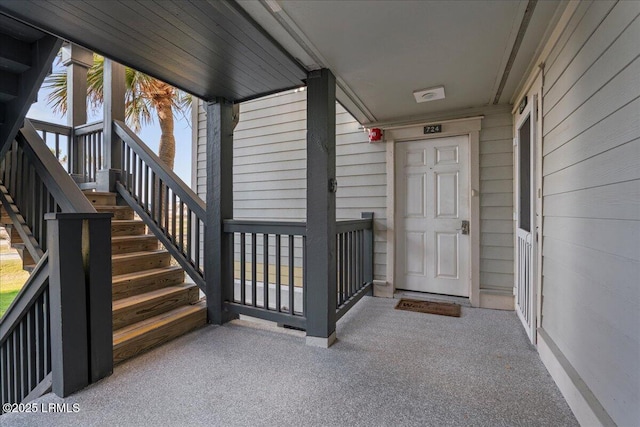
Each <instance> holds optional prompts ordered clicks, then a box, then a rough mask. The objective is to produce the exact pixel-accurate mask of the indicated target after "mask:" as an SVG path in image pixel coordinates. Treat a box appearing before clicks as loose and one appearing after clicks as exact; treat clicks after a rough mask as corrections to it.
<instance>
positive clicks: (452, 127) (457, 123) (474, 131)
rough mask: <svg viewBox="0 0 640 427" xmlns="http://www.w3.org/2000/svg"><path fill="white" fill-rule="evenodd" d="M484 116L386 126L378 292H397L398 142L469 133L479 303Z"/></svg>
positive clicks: (472, 294) (472, 265)
mask: <svg viewBox="0 0 640 427" xmlns="http://www.w3.org/2000/svg"><path fill="white" fill-rule="evenodd" d="M482 118H483V116H476V117H471V118H465V119H454V120H442V121H438V122H433V121H431V122H425V123H414V124H411V125H402V126H393V127H386V128H384V135H385V142H386V148H387V152H386V157H387V159H386V164H387V282H388V285H387V286H386V287H385V289H384V290H381V291H380V292H378V293H376V295H379V296H385V297H392V296H393V293H394V292H395V282H396V268H395V230H396V220H395V218H396V215H395V205H396V198H395V176H396V170H395V144H396V142H401V141H402V142H405V141H416V140H425V139H433V138H441V137H446V136H459V135H468V137H469V159H468V162H469V163H468V164H469V214H470V218H469V222H470V232H469V239H470V242H469V243H470V244H469V276H470V277H469V302H470V304H471V305H472V306H473V307H478V306H479V305H480V197H479V195H480V153H479V151H480V125H481V121H482ZM433 124H441V125H442V132H440V133H435V134H427V135H425V134H424V127H425V126H427V125H433Z"/></svg>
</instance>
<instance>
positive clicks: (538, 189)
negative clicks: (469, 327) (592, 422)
mask: <svg viewBox="0 0 640 427" xmlns="http://www.w3.org/2000/svg"><path fill="white" fill-rule="evenodd" d="M541 70H542V69H541V68H538V69H537V70H536V71H535V72H534V73H532V75H531V77H530V78H529V81H528V82H527V84H526V85H525V87H524V88H523V90H522V91H521V92H520V95H518V97H517V98H516V100H517V102H515V103H514V107H513V110H512V114H513V136H514V138H515V136H516V135H517V132H518V128H519V126H520V125H521V123H522V122H523V121H524V119H523V116H526V115H527V114H528V112H529V109H531V110H532V111H533V115H534V117H535V121H533V122H532V123H531V126H532V129H534V140H532V141H531V147H532V149H533V153H532V159H533V161H534V169H532V171H535V173H534V176H535V187H534V188H535V191H534V193H533V194H532V206H531V209H532V212H534V220H533V221H532V223H531V228H532V234H533V242H534V244H535V246H534V248H533V250H534V251H535V252H534V262H533V264H534V268H535V270H534V272H533V283H532V285H533V292H534V294H535V298H534V300H533V301H534V304H535V307H534V309H533V313H534V314H535V322H534V327H535V329H536V330H534V331H533V339H532V343H533V344H534V345H536V343H537V329H538V328H540V327H541V326H542V290H543V281H542V260H543V259H542V246H543V243H544V241H543V235H544V234H543V221H542V208H543V188H542V187H543V179H542V162H543V150H542V149H543V146H542V144H543V137H542V125H543V117H544V111H543V108H544V103H543V97H542V83H543V76H542V72H541ZM525 96H526V97H527V98H528V99H529V105H528V106H527V108H525V109H524V110H523V111H522V113H520V111H519V105H520V104H521V102H522V100H523V99H524V97H525ZM515 156H516V150H515V149H514V179H513V182H514V185H515V182H516V176H517V175H516V174H517V171H516V167H515V166H516V161H517V158H516V157H515ZM514 190H515V189H514ZM516 197H517V194H516V191H514V199H513V206H514V215H515V214H516V213H515V210H516V206H517V199H516ZM515 243H516V241H515V216H514V255H515V251H516V246H515ZM514 260H515V258H514ZM516 279H517V277H516V275H515V274H514V293H515V286H516V283H515V280H516Z"/></svg>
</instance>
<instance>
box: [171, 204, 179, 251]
mask: <svg viewBox="0 0 640 427" xmlns="http://www.w3.org/2000/svg"><path fill="white" fill-rule="evenodd" d="M177 207H178V205H177V200H176V193H174V192H171V233H170V236H169V237H170V238H171V243H173V244H174V245H175V244H176V235H177V234H176V215H177V214H178V212H177Z"/></svg>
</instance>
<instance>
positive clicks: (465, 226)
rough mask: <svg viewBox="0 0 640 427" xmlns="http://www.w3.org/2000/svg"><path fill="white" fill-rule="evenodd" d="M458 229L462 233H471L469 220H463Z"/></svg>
mask: <svg viewBox="0 0 640 427" xmlns="http://www.w3.org/2000/svg"><path fill="white" fill-rule="evenodd" d="M458 231H461V232H462V234H469V221H466V220H465V221H462V222H461V224H460V228H458Z"/></svg>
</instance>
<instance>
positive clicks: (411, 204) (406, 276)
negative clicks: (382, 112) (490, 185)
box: [395, 135, 470, 297]
mask: <svg viewBox="0 0 640 427" xmlns="http://www.w3.org/2000/svg"><path fill="white" fill-rule="evenodd" d="M395 166H396V169H395V170H396V178H395V183H396V184H395V187H396V188H395V194H396V197H395V199H396V215H397V217H396V226H397V232H396V260H395V264H396V269H397V270H396V271H397V272H398V274H397V275H396V280H397V284H396V288H398V289H405V290H411V291H419V292H430V293H437V294H445V295H456V296H464V297H467V296H469V281H470V274H469V244H470V242H469V240H470V238H469V234H468V233H469V225H468V224H469V220H470V217H469V212H470V210H469V137H468V136H467V135H464V136H451V137H442V138H433V139H427V140H423V141H407V142H400V143H398V144H397V146H396V165H395Z"/></svg>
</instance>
